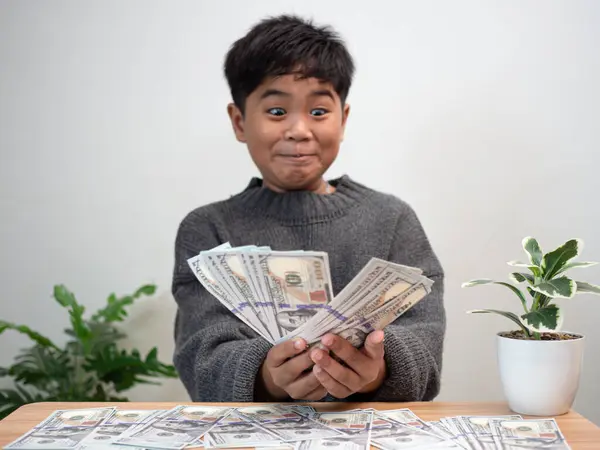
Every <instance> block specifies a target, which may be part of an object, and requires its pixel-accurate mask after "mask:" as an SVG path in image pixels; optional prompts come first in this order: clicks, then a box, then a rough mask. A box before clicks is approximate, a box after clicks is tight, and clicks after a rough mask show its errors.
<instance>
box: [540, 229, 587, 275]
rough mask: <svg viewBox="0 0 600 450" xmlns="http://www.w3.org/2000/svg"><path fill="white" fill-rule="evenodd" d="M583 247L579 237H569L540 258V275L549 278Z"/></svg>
mask: <svg viewBox="0 0 600 450" xmlns="http://www.w3.org/2000/svg"><path fill="white" fill-rule="evenodd" d="M582 249H583V241H582V240H581V239H571V240H568V241H567V242H565V243H564V244H563V245H561V246H560V247H558V248H557V249H555V250H552V251H551V252H550V253H546V254H545V255H544V257H543V258H542V264H541V265H540V267H541V269H542V275H543V277H544V279H545V280H551V279H552V278H553V277H554V276H555V275H556V274H557V273H558V271H559V270H561V269H562V268H563V267H564V266H565V265H566V264H567V263H568V262H569V261H570V260H571V259H573V258H575V257H576V256H578V255H579V253H580V252H581V250H582Z"/></svg>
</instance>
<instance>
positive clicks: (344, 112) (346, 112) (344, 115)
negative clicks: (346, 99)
mask: <svg viewBox="0 0 600 450" xmlns="http://www.w3.org/2000/svg"><path fill="white" fill-rule="evenodd" d="M349 115H350V105H349V104H348V103H346V104H344V108H343V109H342V137H341V138H340V140H341V141H343V140H344V132H345V131H346V121H347V120H348V116H349Z"/></svg>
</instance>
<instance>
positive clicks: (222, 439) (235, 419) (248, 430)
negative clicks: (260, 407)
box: [204, 411, 281, 448]
mask: <svg viewBox="0 0 600 450" xmlns="http://www.w3.org/2000/svg"><path fill="white" fill-rule="evenodd" d="M268 443H275V444H278V445H280V444H281V440H280V439H279V438H278V436H277V435H275V434H273V433H271V432H270V431H269V430H267V429H266V428H264V427H263V426H261V425H259V424H258V423H255V422H252V421H249V420H247V419H246V418H244V417H241V416H240V415H239V414H238V413H237V411H232V412H231V413H230V414H229V415H227V416H226V417H225V418H223V419H222V420H220V421H219V423H218V424H217V425H216V426H214V427H212V428H211V429H210V430H209V431H207V432H206V434H205V435H204V447H205V448H232V447H255V446H265V445H268Z"/></svg>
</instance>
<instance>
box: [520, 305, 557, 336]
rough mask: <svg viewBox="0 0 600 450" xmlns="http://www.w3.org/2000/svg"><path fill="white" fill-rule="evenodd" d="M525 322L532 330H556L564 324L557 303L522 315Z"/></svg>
mask: <svg viewBox="0 0 600 450" xmlns="http://www.w3.org/2000/svg"><path fill="white" fill-rule="evenodd" d="M521 319H523V324H524V325H525V326H526V327H527V328H529V329H530V330H531V331H536V332H542V331H555V330H558V329H559V328H560V326H561V325H562V315H561V311H560V309H559V308H558V306H556V305H548V306H545V307H543V308H540V309H538V310H535V311H530V312H528V313H527V314H523V315H522V316H521Z"/></svg>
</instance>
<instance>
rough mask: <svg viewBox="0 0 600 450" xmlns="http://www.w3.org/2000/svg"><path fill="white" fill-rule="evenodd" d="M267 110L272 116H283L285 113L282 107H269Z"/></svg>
mask: <svg viewBox="0 0 600 450" xmlns="http://www.w3.org/2000/svg"><path fill="white" fill-rule="evenodd" d="M267 112H268V113H269V114H271V115H272V116H283V115H285V109H283V108H269V109H268V110H267Z"/></svg>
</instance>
